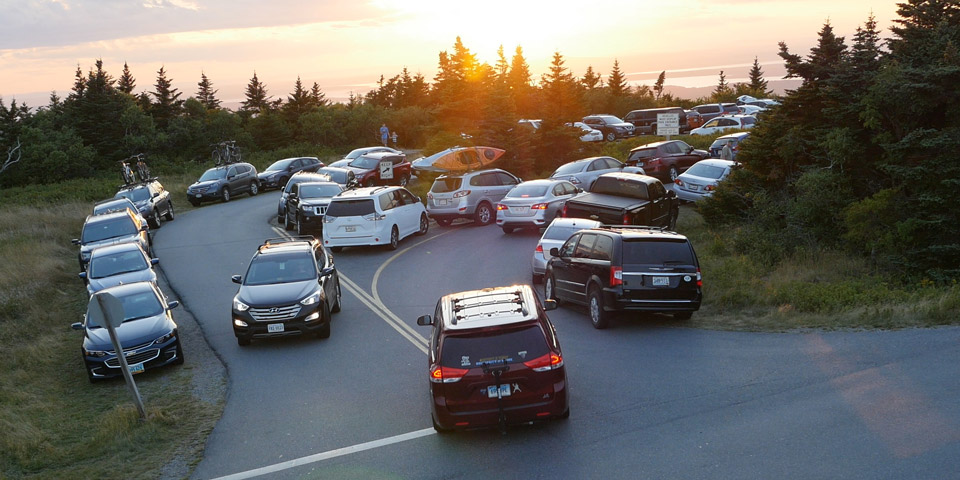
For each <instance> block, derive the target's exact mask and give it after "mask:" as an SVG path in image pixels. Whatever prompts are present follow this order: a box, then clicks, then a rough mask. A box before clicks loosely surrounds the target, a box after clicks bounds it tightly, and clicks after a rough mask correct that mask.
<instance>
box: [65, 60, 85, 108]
mask: <svg viewBox="0 0 960 480" xmlns="http://www.w3.org/2000/svg"><path fill="white" fill-rule="evenodd" d="M86 89H87V79H86V77H84V76H83V70H80V64H79V63H78V64H77V73H75V74H74V80H73V89H72V91H73V93H71V94H70V95H69V97H70V98H74V99H79V98H82V97H83V94H84V92H85V91H86Z"/></svg>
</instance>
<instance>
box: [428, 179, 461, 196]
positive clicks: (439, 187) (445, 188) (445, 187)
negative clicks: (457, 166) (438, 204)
mask: <svg viewBox="0 0 960 480" xmlns="http://www.w3.org/2000/svg"><path fill="white" fill-rule="evenodd" d="M462 184H463V179H462V178H460V177H444V178H438V179H436V180H434V181H433V186H432V187H430V191H431V192H436V193H446V192H452V191H454V190H458V189H460V185H462Z"/></svg>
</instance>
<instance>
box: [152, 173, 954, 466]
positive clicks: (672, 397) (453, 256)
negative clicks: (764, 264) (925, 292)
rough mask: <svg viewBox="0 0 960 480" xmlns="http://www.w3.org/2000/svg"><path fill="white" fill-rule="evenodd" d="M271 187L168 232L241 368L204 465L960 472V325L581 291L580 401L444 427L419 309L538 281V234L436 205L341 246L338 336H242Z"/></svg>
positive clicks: (577, 329) (181, 266)
mask: <svg viewBox="0 0 960 480" xmlns="http://www.w3.org/2000/svg"><path fill="white" fill-rule="evenodd" d="M277 198H278V194H277V193H276V192H270V193H266V194H261V195H259V196H257V197H252V198H247V197H244V198H239V199H236V200H234V201H231V202H230V203H228V204H213V205H209V206H205V207H203V208H201V209H198V210H195V211H192V212H189V213H188V214H185V215H181V216H179V217H178V218H177V221H176V222H171V223H167V224H165V225H164V227H163V228H162V229H161V230H159V231H158V232H157V235H156V242H157V243H156V247H155V248H156V252H157V255H158V256H160V257H161V258H162V261H163V265H164V271H165V272H166V274H167V276H168V279H169V281H170V283H171V285H172V286H173V288H174V289H175V290H176V292H177V295H178V296H179V298H180V299H181V300H182V301H183V302H184V304H185V306H186V308H188V309H190V310H191V311H192V313H193V314H194V315H195V316H196V318H197V320H198V322H199V323H200V324H201V326H202V328H203V330H204V334H205V335H206V336H207V338H208V340H209V342H210V344H211V345H212V346H213V348H214V349H215V350H216V352H217V353H218V355H219V356H220V357H221V358H222V360H223V361H224V363H225V364H226V366H227V368H228V372H229V377H230V384H229V387H228V388H229V393H228V398H227V406H226V409H225V411H224V415H223V418H222V419H221V420H220V422H219V424H218V425H217V427H216V429H215V430H214V431H213V433H212V434H211V436H210V439H209V442H208V445H207V449H206V452H205V456H204V459H203V461H202V462H201V463H200V465H199V466H198V467H197V469H196V471H195V473H194V476H195V477H196V478H215V477H220V476H227V475H232V474H238V475H236V476H234V477H233V478H245V477H247V476H251V475H254V474H256V473H262V474H265V476H264V478H451V477H456V478H503V477H506V478H526V477H531V478H532V477H536V478H605V479H606V478H646V477H653V478H664V477H668V478H777V477H780V478H956V472H957V471H960V402H958V398H960V380H958V379H960V329H958V328H941V329H935V330H907V331H899V332H855V333H849V332H828V333H817V332H811V333H792V334H755V333H734V332H715V331H702V330H694V329H682V328H661V327H658V326H656V325H657V324H658V322H656V321H652V319H651V318H649V317H647V318H644V317H635V318H626V319H619V320H618V321H616V322H615V323H614V326H613V327H612V328H610V329H608V330H603V331H598V330H594V329H593V328H592V327H591V326H590V324H589V321H588V320H587V318H586V315H585V313H584V312H583V311H582V310H580V309H577V308H568V307H561V308H560V309H558V310H556V311H554V312H551V319H553V321H554V323H555V324H556V326H557V330H558V333H559V336H560V340H561V343H562V345H563V348H564V358H565V361H566V365H567V368H568V375H569V381H570V385H571V392H570V394H571V400H570V401H571V417H570V419H569V420H567V421H561V422H555V423H551V424H547V425H542V426H532V427H521V428H513V429H511V430H510V431H509V432H508V433H507V435H503V436H502V435H500V434H499V433H498V432H496V431H482V432H468V433H465V434H456V435H450V436H447V435H445V436H438V435H435V434H433V433H432V429H430V419H429V406H428V401H427V381H426V378H425V375H426V356H425V353H424V351H425V347H424V338H423V337H424V336H426V334H427V329H425V328H423V327H417V326H416V321H415V319H416V317H417V316H418V315H421V314H424V313H430V312H431V311H432V310H433V308H434V306H435V304H436V301H437V299H438V298H439V296H440V295H442V294H445V293H450V292H454V291H460V290H465V289H472V288H480V287H486V286H494V285H505V284H511V283H517V282H528V281H529V277H530V274H529V259H530V254H531V253H532V250H533V248H534V247H535V245H536V240H537V236H536V235H535V234H533V233H518V234H514V235H504V234H503V233H502V232H501V231H500V230H499V229H497V228H495V227H492V226H491V227H483V228H477V227H472V226H469V225H459V226H454V227H450V228H439V227H437V226H436V225H435V224H434V225H431V231H430V233H429V234H428V235H427V236H426V237H411V238H409V239H407V240H405V241H404V242H402V243H401V247H400V250H398V251H396V252H388V251H385V250H382V249H379V248H378V249H371V248H367V249H346V250H344V251H343V252H340V253H338V254H336V256H335V260H336V263H337V266H338V268H339V269H340V272H341V275H342V278H344V279H345V280H346V281H345V282H344V283H345V286H346V287H347V288H344V297H343V298H344V308H343V311H342V312H341V313H338V314H335V315H334V323H333V331H332V335H331V337H330V339H327V340H317V339H297V338H292V339H278V340H275V341H261V342H256V341H255V342H254V343H253V344H252V345H251V346H249V347H244V348H242V349H241V348H240V347H238V346H237V343H236V340H235V339H234V337H233V333H232V331H231V329H230V316H229V310H230V300H231V298H232V297H233V294H234V293H235V292H236V285H234V284H233V283H231V282H230V275H231V274H235V273H244V271H245V268H246V264H247V262H248V261H249V259H250V257H251V255H252V253H253V251H254V250H255V249H256V247H257V246H258V245H259V244H260V243H261V242H262V241H263V239H265V238H267V237H269V236H276V235H277V232H276V231H274V230H272V228H271V227H270V225H269V224H268V220H269V219H270V218H271V217H273V216H275V213H276V202H277ZM408 247H409V248H408ZM705 276H706V277H708V276H709V272H707V273H705ZM706 294H707V295H709V290H707V292H706ZM188 361H190V360H189V359H188ZM257 469H261V470H257ZM251 471H252V472H251Z"/></svg>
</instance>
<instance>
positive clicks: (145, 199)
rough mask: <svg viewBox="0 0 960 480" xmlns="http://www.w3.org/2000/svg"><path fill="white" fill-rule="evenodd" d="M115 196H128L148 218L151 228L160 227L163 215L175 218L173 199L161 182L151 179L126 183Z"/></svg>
mask: <svg viewBox="0 0 960 480" xmlns="http://www.w3.org/2000/svg"><path fill="white" fill-rule="evenodd" d="M113 198H127V199H129V200H130V201H131V202H133V204H134V205H136V207H137V211H139V212H140V215H141V216H143V218H145V219H147V222H148V223H149V224H150V228H160V222H161V217H162V218H165V219H166V220H168V221H172V220H173V200H171V199H170V192H168V191H167V190H166V189H165V188H163V185H161V184H160V182H158V181H156V180H150V181H146V182H141V183H138V184H135V185H125V186H124V187H123V188H121V189H120V190H119V191H118V192H117V194H116V195H114V197H113Z"/></svg>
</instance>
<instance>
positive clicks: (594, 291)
mask: <svg viewBox="0 0 960 480" xmlns="http://www.w3.org/2000/svg"><path fill="white" fill-rule="evenodd" d="M587 309H588V310H589V311H590V323H592V324H593V328H596V329H598V330H602V329H604V328H607V327H608V326H610V313H609V312H605V311H604V310H603V296H602V295H601V294H600V289H599V288H597V287H591V288H590V295H589V296H588V297H587Z"/></svg>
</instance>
